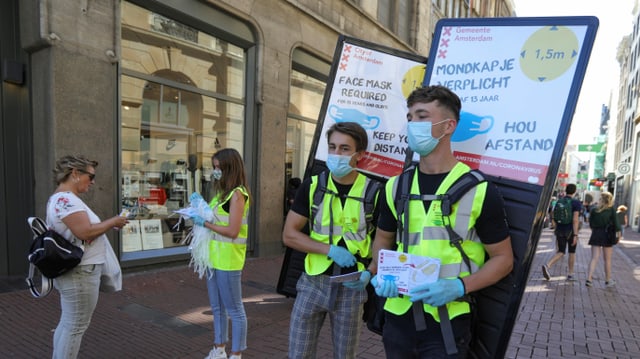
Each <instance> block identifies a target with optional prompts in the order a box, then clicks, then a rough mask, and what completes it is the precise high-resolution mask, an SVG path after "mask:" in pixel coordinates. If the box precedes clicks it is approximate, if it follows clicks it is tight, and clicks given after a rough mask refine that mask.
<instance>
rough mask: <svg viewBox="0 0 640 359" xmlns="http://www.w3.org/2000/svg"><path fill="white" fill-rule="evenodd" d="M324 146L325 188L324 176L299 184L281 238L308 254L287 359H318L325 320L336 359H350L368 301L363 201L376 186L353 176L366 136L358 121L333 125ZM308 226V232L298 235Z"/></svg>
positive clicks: (367, 247) (368, 248)
mask: <svg viewBox="0 0 640 359" xmlns="http://www.w3.org/2000/svg"><path fill="white" fill-rule="evenodd" d="M327 144H328V150H329V154H328V157H327V162H326V163H327V167H328V168H329V174H328V177H327V183H326V188H320V186H319V182H320V180H319V178H320V176H323V175H326V174H324V173H323V174H320V175H318V176H312V177H309V178H308V179H306V180H305V181H304V182H303V183H302V185H301V186H300V189H299V190H298V193H297V195H296V198H295V201H294V203H293V206H292V207H291V210H290V211H289V214H288V215H287V220H286V222H285V225H284V231H283V234H282V239H283V241H284V244H285V245H287V246H288V247H291V248H293V249H296V250H298V251H301V252H305V253H306V256H305V261H304V272H303V273H302V274H301V276H300V279H298V283H297V284H296V290H297V295H296V300H295V303H294V305H293V310H292V312H291V323H290V328H289V358H290V359H300V358H315V357H316V350H317V345H318V337H319V336H320V329H321V328H322V325H323V323H324V320H325V318H326V316H327V315H328V316H329V319H330V323H331V335H332V342H333V357H334V358H343V359H350V358H355V356H356V349H357V348H358V341H359V340H360V332H361V328H362V314H363V304H364V302H365V301H366V300H367V291H366V290H365V287H366V285H367V284H368V283H369V279H370V278H371V273H370V272H368V271H366V270H365V269H366V264H368V261H369V260H370V259H371V240H372V237H371V233H372V231H373V229H374V228H375V227H373V226H371V227H370V226H369V223H368V222H367V219H366V217H367V216H368V215H371V214H367V213H365V206H364V200H365V194H366V193H367V189H368V188H369V186H372V185H375V184H376V183H375V181H373V180H372V179H370V178H368V177H367V176H365V175H363V174H361V173H359V172H358V171H357V170H356V168H357V163H358V161H360V160H361V159H363V158H364V155H365V151H366V149H367V145H368V137H367V132H366V131H365V130H364V129H363V128H362V126H360V125H359V124H357V123H355V122H339V123H335V124H333V125H332V126H331V127H330V128H329V130H327ZM372 182H373V183H372ZM374 188H375V187H374ZM321 190H322V191H323V192H324V194H323V197H322V202H321V203H320V204H318V211H317V212H316V213H315V217H313V216H314V215H312V213H313V212H312V206H314V205H315V204H314V201H313V199H314V195H315V193H316V191H321ZM375 195H376V197H377V190H376V194H375ZM374 213H375V212H374ZM312 217H313V218H312ZM374 218H375V215H374ZM307 223H308V224H309V230H310V234H306V233H304V231H303V228H304V227H305V225H306V224H307ZM372 224H373V225H375V222H372ZM356 271H362V273H361V274H360V279H359V280H356V281H351V282H346V283H343V284H342V285H340V284H337V285H336V284H332V283H331V280H330V277H331V276H333V275H339V274H347V273H351V272H356Z"/></svg>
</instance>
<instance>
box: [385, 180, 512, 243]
mask: <svg viewBox="0 0 640 359" xmlns="http://www.w3.org/2000/svg"><path fill="white" fill-rule="evenodd" d="M447 174H448V173H439V174H426V173H422V172H420V171H418V186H419V188H420V193H423V194H435V193H436V191H437V189H438V187H439V186H440V184H441V183H442V181H443V180H444V179H445V177H446V176H447ZM385 191H386V189H383V190H382V191H381V192H380V195H379V197H378V198H380V200H379V202H378V210H379V213H380V215H379V217H378V228H380V229H382V230H383V231H387V232H395V231H396V230H397V229H398V221H397V219H396V218H395V217H394V216H393V213H392V212H391V209H390V208H389V206H388V204H387V201H386V200H385V199H386V194H385ZM430 204H431V202H430V201H425V203H424V205H425V211H428V209H429V205H430ZM475 230H476V233H477V234H478V236H479V237H480V240H481V241H482V243H484V244H493V243H498V242H500V241H502V240H504V239H505V238H507V236H508V235H509V226H508V224H507V219H506V214H505V209H504V200H503V199H502V196H501V195H500V193H499V191H498V188H497V187H496V186H495V184H493V183H491V182H489V183H488V184H487V192H486V195H485V200H484V203H483V204H482V211H481V212H480V216H479V217H478V219H477V220H476V225H475Z"/></svg>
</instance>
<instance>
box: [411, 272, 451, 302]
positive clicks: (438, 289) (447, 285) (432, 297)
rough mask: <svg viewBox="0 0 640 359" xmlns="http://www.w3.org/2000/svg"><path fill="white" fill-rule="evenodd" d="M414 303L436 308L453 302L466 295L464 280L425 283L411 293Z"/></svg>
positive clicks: (442, 280) (440, 280)
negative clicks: (420, 302)
mask: <svg viewBox="0 0 640 359" xmlns="http://www.w3.org/2000/svg"><path fill="white" fill-rule="evenodd" d="M409 295H410V296H411V301H412V302H418V301H423V302H424V303H426V304H429V305H432V306H434V307H439V306H441V305H445V304H447V303H449V302H452V301H454V300H456V299H458V298H460V297H462V296H463V295H464V285H463V284H462V279H458V278H454V279H438V280H437V281H436V282H432V283H425V284H421V285H419V286H416V287H414V288H413V289H411V290H410V291H409Z"/></svg>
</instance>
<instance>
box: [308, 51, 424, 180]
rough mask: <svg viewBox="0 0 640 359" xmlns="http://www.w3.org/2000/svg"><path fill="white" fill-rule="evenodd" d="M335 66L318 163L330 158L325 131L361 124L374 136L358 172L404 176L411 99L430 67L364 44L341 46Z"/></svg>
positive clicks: (317, 156) (317, 153) (320, 140)
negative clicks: (343, 124)
mask: <svg viewBox="0 0 640 359" xmlns="http://www.w3.org/2000/svg"><path fill="white" fill-rule="evenodd" d="M339 45H340V44H339ZM335 66H337V70H336V71H335V76H334V78H333V79H332V81H333V84H332V87H331V90H330V94H329V99H328V102H327V105H326V108H325V111H324V121H323V126H322V135H321V136H320V137H319V142H318V147H317V149H316V153H315V159H317V160H321V161H326V159H327V153H328V146H327V139H326V135H325V133H326V131H327V129H328V128H329V127H331V125H333V124H334V123H336V122H357V123H359V124H360V125H362V127H363V128H364V129H365V130H366V131H367V134H368V135H369V146H368V148H367V153H366V156H365V158H364V160H361V161H360V162H359V163H358V168H359V169H361V170H362V171H364V172H369V173H373V174H377V175H379V176H382V177H390V176H394V175H397V174H399V173H400V172H402V166H403V164H404V159H405V156H406V149H407V140H406V135H405V133H406V125H407V118H406V113H407V106H406V98H407V96H408V95H409V93H411V91H412V90H413V89H415V88H416V87H418V86H420V85H421V83H422V80H423V79H424V74H425V67H426V66H425V64H424V63H423V62H419V61H416V60H415V59H414V60H412V59H409V58H406V57H402V56H398V55H394V54H391V53H387V52H384V51H381V50H376V49H373V48H371V47H369V46H366V45H364V44H354V43H349V42H342V47H341V49H340V53H339V57H338V58H336V59H334V67H335Z"/></svg>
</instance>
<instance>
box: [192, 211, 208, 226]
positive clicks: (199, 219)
mask: <svg viewBox="0 0 640 359" xmlns="http://www.w3.org/2000/svg"><path fill="white" fill-rule="evenodd" d="M191 219H192V220H193V223H194V224H195V225H196V226H200V227H204V222H205V220H204V218H202V217H200V216H198V215H197V214H196V215H195V216H193V217H191Z"/></svg>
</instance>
